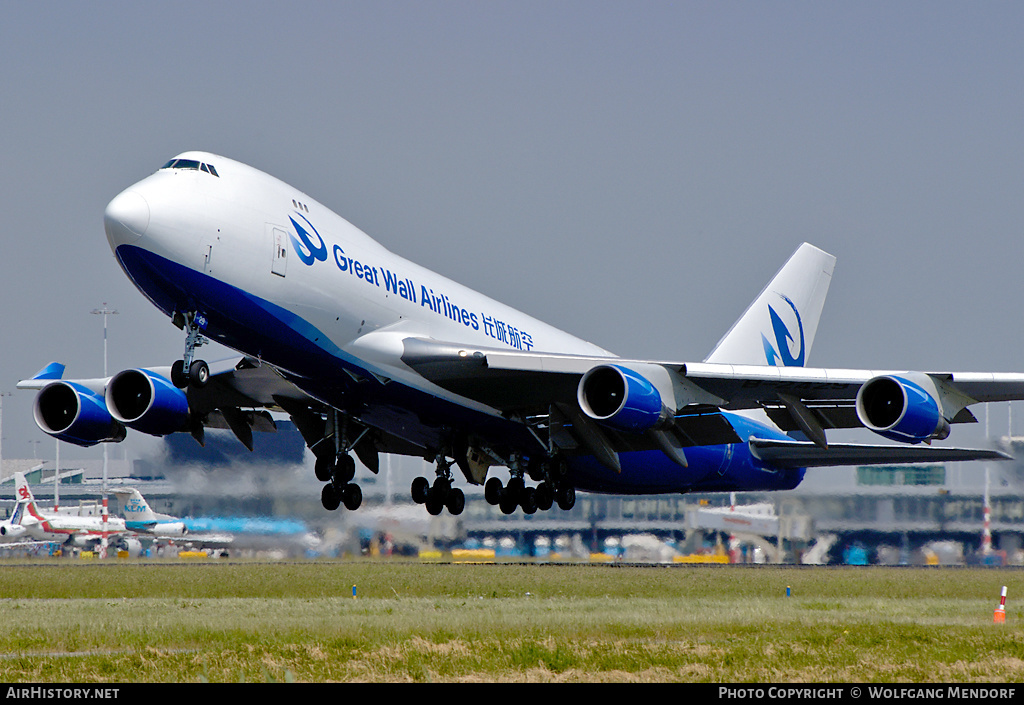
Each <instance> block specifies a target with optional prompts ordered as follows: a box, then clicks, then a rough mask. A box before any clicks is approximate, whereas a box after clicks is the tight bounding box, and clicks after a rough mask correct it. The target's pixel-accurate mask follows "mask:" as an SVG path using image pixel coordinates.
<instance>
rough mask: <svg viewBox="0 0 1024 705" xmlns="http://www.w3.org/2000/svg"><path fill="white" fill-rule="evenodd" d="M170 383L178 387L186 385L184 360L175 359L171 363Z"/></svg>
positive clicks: (182, 387)
mask: <svg viewBox="0 0 1024 705" xmlns="http://www.w3.org/2000/svg"><path fill="white" fill-rule="evenodd" d="M171 384H173V385H174V386H175V387H177V388H178V389H184V388H185V387H187V386H188V377H186V376H185V361H184V360H175V361H174V364H172V365H171Z"/></svg>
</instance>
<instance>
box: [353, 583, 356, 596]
mask: <svg viewBox="0 0 1024 705" xmlns="http://www.w3.org/2000/svg"><path fill="white" fill-rule="evenodd" d="M352 599H353V600H354V599H356V586H355V585H353V586H352Z"/></svg>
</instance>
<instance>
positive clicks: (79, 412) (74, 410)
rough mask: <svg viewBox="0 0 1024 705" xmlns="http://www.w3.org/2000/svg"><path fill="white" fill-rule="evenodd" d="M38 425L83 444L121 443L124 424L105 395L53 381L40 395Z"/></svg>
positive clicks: (47, 431) (54, 434)
mask: <svg viewBox="0 0 1024 705" xmlns="http://www.w3.org/2000/svg"><path fill="white" fill-rule="evenodd" d="M33 416H34V418H35V421H36V425H37V426H38V427H39V428H40V429H41V430H42V431H43V432H44V433H47V434H49V435H51V436H53V437H54V438H59V439H60V440H62V441H67V442H68V443H74V444H75V445H79V446H85V447H88V446H92V445H96V444H97V443H103V442H107V441H111V442H115V443H117V442H120V441H123V440H124V438H125V435H126V431H125V428H124V425H122V424H121V423H120V422H119V421H117V420H115V419H114V418H113V417H112V416H111V415H110V412H109V411H107V407H106V405H105V404H104V403H103V397H101V396H100V395H99V394H96V393H95V392H93V391H92V390H90V389H88V388H86V387H83V386H82V385H80V384H77V383H75V382H53V383H52V384H48V385H46V386H45V387H43V389H42V391H40V392H39V394H38V395H36V401H35V408H34V409H33Z"/></svg>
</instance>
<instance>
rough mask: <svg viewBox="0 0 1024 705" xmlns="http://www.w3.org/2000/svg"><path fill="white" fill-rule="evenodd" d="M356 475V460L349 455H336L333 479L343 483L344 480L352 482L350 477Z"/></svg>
mask: <svg viewBox="0 0 1024 705" xmlns="http://www.w3.org/2000/svg"><path fill="white" fill-rule="evenodd" d="M355 476H356V461H355V460H353V459H352V456H351V455H341V456H339V457H338V464H337V465H336V466H335V469H334V481H335V482H337V483H340V484H342V485H344V484H345V483H346V482H352V478H353V477H355Z"/></svg>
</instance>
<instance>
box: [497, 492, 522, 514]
mask: <svg viewBox="0 0 1024 705" xmlns="http://www.w3.org/2000/svg"><path fill="white" fill-rule="evenodd" d="M518 506H519V503H518V502H516V499H515V497H510V496H509V494H508V491H507V490H506V491H505V495H504V496H503V497H502V498H501V502H499V503H498V508H499V509H501V513H502V514H512V513H513V512H515V510H516V507H518Z"/></svg>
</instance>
